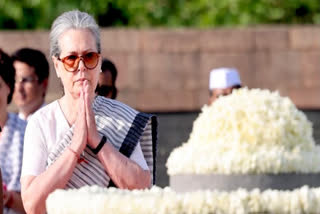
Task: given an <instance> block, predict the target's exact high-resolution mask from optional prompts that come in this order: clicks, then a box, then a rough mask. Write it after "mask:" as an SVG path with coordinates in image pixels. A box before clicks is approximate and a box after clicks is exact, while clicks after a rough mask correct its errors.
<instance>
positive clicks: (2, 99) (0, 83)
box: [0, 77, 10, 112]
mask: <svg viewBox="0 0 320 214" xmlns="http://www.w3.org/2000/svg"><path fill="white" fill-rule="evenodd" d="M9 93H10V88H9V86H8V85H7V84H6V82H5V81H4V80H3V79H2V77H0V111H1V112H6V111H7V106H8V104H7V101H8V96H9Z"/></svg>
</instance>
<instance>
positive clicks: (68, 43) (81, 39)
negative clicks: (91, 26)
mask: <svg viewBox="0 0 320 214" xmlns="http://www.w3.org/2000/svg"><path fill="white" fill-rule="evenodd" d="M59 47H60V50H61V52H66V53H84V52H90V51H97V47H96V40H95V37H94V36H93V34H92V33H91V31H90V30H88V29H69V30H67V31H66V32H64V33H63V34H61V36H60V38H59Z"/></svg>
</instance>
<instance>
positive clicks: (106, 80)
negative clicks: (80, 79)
mask: <svg viewBox="0 0 320 214" xmlns="http://www.w3.org/2000/svg"><path fill="white" fill-rule="evenodd" d="M117 75H118V71H117V68H116V66H115V65H114V64H113V63H112V62H111V61H110V60H108V59H106V58H104V59H103V60H102V65H101V73H100V74H99V80H98V85H97V88H96V94H97V95H99V96H104V97H106V98H110V99H116V98H117V94H118V90H117V87H116V80H117Z"/></svg>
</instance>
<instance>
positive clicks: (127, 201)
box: [46, 186, 320, 214]
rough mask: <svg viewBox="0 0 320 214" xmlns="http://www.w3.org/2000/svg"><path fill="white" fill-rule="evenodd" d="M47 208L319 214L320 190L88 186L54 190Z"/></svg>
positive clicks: (62, 211) (54, 212)
mask: <svg viewBox="0 0 320 214" xmlns="http://www.w3.org/2000/svg"><path fill="white" fill-rule="evenodd" d="M46 207H47V213H48V214H82V213H83V214H85V213H86V214H87V213H95V214H104V213H117V214H209V213H211V214H212V213H239V214H240V213H282V214H284V213H320V188H308V187H307V186H304V187H302V188H299V189H296V190H293V191H277V190H266V191H263V192H261V191H259V190H258V189H255V190H253V191H246V190H244V189H239V190H237V191H233V192H219V191H196V192H190V193H184V194H178V193H176V192H174V191H173V190H171V189H170V188H164V189H161V188H159V187H155V186H154V187H152V188H151V189H150V190H134V191H129V190H120V189H114V188H110V189H107V188H100V187H98V186H92V187H88V186H87V187H83V188H81V189H79V190H56V191H55V192H53V193H52V194H50V195H49V197H48V199H47V201H46Z"/></svg>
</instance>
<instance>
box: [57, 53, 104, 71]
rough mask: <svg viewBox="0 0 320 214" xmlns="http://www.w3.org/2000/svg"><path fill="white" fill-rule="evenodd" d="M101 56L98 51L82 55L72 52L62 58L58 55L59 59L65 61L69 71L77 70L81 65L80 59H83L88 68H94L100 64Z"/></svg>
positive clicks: (64, 63) (64, 64)
mask: <svg viewBox="0 0 320 214" xmlns="http://www.w3.org/2000/svg"><path fill="white" fill-rule="evenodd" d="M99 57H100V54H98V53H96V52H89V53H86V54H85V55H82V56H78V55H75V54H72V55H69V56H66V57H63V58H62V59H61V58H60V57H58V60H59V61H61V62H62V63H63V66H64V68H65V69H66V70H67V71H69V72H75V71H76V70H77V69H78V67H79V63H80V60H82V62H83V64H84V66H85V67H86V68H87V69H94V68H95V67H97V65H98V62H99Z"/></svg>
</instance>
